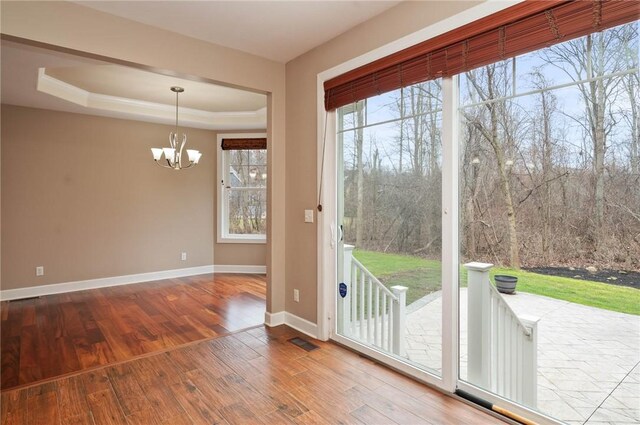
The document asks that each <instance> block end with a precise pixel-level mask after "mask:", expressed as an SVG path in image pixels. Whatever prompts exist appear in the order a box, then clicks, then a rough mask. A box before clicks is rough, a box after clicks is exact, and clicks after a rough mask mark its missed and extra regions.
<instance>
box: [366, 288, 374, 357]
mask: <svg viewBox="0 0 640 425" xmlns="http://www.w3.org/2000/svg"><path fill="white" fill-rule="evenodd" d="M367 283H368V285H369V287H368V288H367V289H368V298H369V299H368V300H367V342H368V343H369V344H371V343H372V342H373V323H372V321H371V319H372V318H373V317H372V315H373V311H372V310H373V295H372V294H373V282H372V281H371V278H369V279H368V282H367Z"/></svg>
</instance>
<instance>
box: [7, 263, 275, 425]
mask: <svg viewBox="0 0 640 425" xmlns="http://www.w3.org/2000/svg"><path fill="white" fill-rule="evenodd" d="M265 296H266V284H265V279H264V277H262V276H257V275H221V274H216V275H213V274H208V275H200V276H193V277H188V278H180V279H168V280H162V281H156V282H147V283H139V284H135V285H126V286H116V287H111V288H102V289H93V290H88V291H79V292H71V293H67V294H59V295H48V296H45V297H42V298H37V299H30V300H23V301H13V302H3V303H1V304H0V317H1V322H0V334H1V338H0V339H1V344H2V349H1V357H2V359H1V360H2V361H1V368H2V372H1V376H2V379H1V388H2V390H3V391H5V390H7V389H11V388H15V387H17V386H19V385H24V384H29V383H32V382H37V381H41V380H44V379H48V378H52V377H56V376H61V375H64V374H68V373H70V372H76V371H80V370H86V369H90V368H95V367H96V366H102V365H107V364H113V363H114V362H122V361H124V360H129V359H132V358H135V357H137V356H141V355H145V354H148V353H154V352H158V351H160V350H166V349H169V348H173V347H177V346H180V345H183V344H186V343H190V342H193V341H199V340H203V339H207V338H211V337H215V336H219V335H226V334H229V333H230V332H233V331H237V330H239V329H245V328H248V327H251V326H256V325H259V324H261V323H263V322H264V311H265ZM146 362H148V361H146ZM146 362H143V363H142V364H146ZM122 368H124V369H122V370H121V372H117V371H119V370H120V369H118V368H115V369H114V370H115V371H116V372H113V373H120V374H126V373H125V372H126V371H127V369H126V367H124V366H122ZM70 382H75V381H74V380H72V381H70ZM70 385H71V384H70ZM73 385H76V384H73ZM95 385H98V382H96V383H95ZM54 387H56V386H55V385H52V386H43V387H42V388H41V389H40V390H38V391H40V392H41V394H39V395H37V397H36V396H35V395H34V393H33V391H31V392H29V394H30V397H27V398H28V399H29V400H31V401H30V402H29V403H36V404H38V405H42V406H45V405H46V404H47V403H48V402H49V401H51V398H52V397H53V396H51V395H48V394H49V393H50V391H49V390H50V389H52V388H54ZM69 388H71V387H69ZM74 388H75V387H74ZM96 388H97V387H96ZM69 391H70V392H65V393H64V397H78V394H76V393H75V392H74V391H75V390H69ZM105 397H110V396H108V395H107V393H98V395H95V396H94V397H93V398H89V399H87V400H85V401H84V402H86V403H89V404H90V405H95V406H102V407H103V408H105V409H106V408H107V407H108V406H109V403H112V402H113V399H110V398H105ZM25 400H26V399H25ZM65 400H66V399H65ZM68 402H69V403H73V402H74V400H73V399H70V400H68ZM38 411H39V412H40V413H43V411H41V410H40V409H39V410H38ZM3 418H4V416H3ZM2 423H3V424H4V423H5V422H4V419H3V422H2ZM30 423H31V422H30ZM36 423H37V421H36ZM65 423H66V422H65Z"/></svg>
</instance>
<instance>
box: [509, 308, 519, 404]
mask: <svg viewBox="0 0 640 425" xmlns="http://www.w3.org/2000/svg"><path fill="white" fill-rule="evenodd" d="M511 321H512V322H513V327H512V330H511V332H512V334H511V348H510V349H509V351H510V352H511V355H512V356H513V358H512V359H511V376H510V378H511V394H513V397H514V399H516V400H517V401H520V399H519V398H517V397H518V390H517V388H518V386H517V385H518V382H517V381H516V379H517V378H516V377H517V376H518V365H519V362H518V335H520V334H521V332H520V329H519V328H518V322H517V321H516V320H514V319H511Z"/></svg>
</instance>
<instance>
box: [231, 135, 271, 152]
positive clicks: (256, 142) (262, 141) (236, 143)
mask: <svg viewBox="0 0 640 425" xmlns="http://www.w3.org/2000/svg"><path fill="white" fill-rule="evenodd" d="M221 147H222V150H223V151H230V150H244V149H266V148H267V139H266V138H264V137H262V138H251V139H222V144H221Z"/></svg>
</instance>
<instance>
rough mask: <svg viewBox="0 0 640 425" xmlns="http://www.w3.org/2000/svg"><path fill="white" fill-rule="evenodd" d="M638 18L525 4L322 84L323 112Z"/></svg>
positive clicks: (626, 7) (613, 7)
mask: <svg viewBox="0 0 640 425" xmlns="http://www.w3.org/2000/svg"><path fill="white" fill-rule="evenodd" d="M639 17H640V2H638V1H636V0H578V1H557V0H527V1H524V2H522V3H519V4H517V5H515V6H512V7H509V8H507V9H505V10H502V11H500V12H498V13H495V14H493V15H490V16H487V17H485V18H482V19H480V20H477V21H475V22H472V23H469V24H467V25H464V26H462V27H460V28H457V29H455V30H452V31H449V32H447V33H445V34H442V35H440V36H437V37H435V38H433V39H431V40H427V41H424V42H422V43H419V44H416V45H414V46H411V47H409V48H406V49H404V50H401V51H399V52H396V53H394V54H392V55H389V56H386V57H384V58H381V59H378V60H376V61H374V62H371V63H369V64H367V65H364V66H361V67H360V68H356V69H354V70H352V71H349V72H347V73H345V74H342V75H340V76H338V77H335V78H333V79H331V80H328V81H326V82H325V84H324V89H325V95H324V96H325V99H324V103H325V109H326V110H327V111H330V110H333V109H336V108H339V107H341V106H344V105H347V104H349V103H353V102H357V101H359V100H363V99H366V98H368V97H371V96H375V95H378V94H381V93H385V92H389V91H392V90H396V89H399V88H401V87H406V86H409V85H412V84H417V83H421V82H424V81H428V80H432V79H435V78H439V77H447V76H452V75H456V74H459V73H461V72H465V71H469V70H471V69H474V68H477V67H480V66H484V65H488V64H490V63H494V62H497V61H500V60H503V59H508V58H512V57H515V56H518V55H521V54H524V53H528V52H532V51H534V50H538V49H541V48H544V47H547V46H551V45H553V44H557V43H561V42H564V41H567V40H571V39H573V38H577V37H581V36H584V35H587V34H590V33H593V32H598V31H602V30H604V29H607V28H611V27H614V26H617V25H622V24H625V23H629V22H633V21H635V20H638V18H639Z"/></svg>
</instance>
